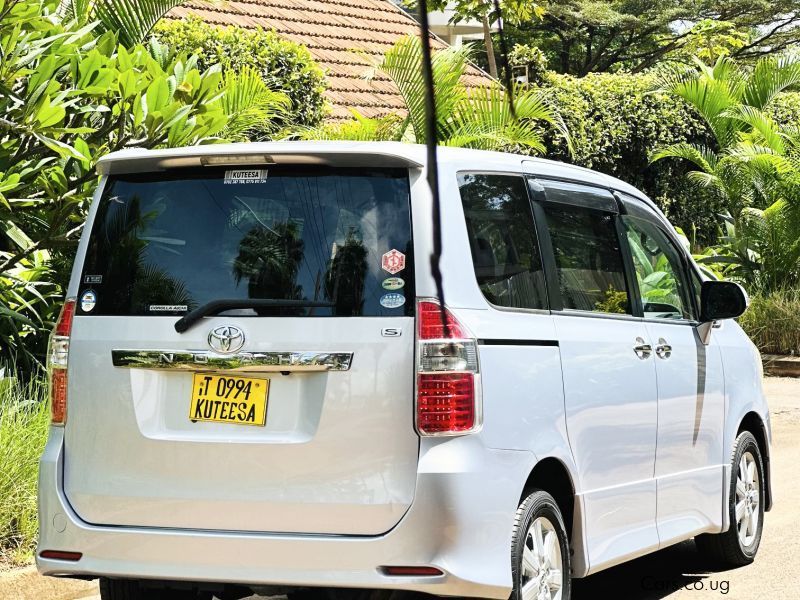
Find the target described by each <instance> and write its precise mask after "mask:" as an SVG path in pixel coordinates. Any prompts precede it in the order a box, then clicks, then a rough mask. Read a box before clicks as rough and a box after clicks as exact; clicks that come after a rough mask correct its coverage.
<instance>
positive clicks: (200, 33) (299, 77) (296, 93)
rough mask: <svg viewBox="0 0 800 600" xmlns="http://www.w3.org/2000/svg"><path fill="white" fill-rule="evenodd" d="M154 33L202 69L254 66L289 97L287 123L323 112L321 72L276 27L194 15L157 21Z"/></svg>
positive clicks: (312, 120) (312, 121)
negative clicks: (220, 23)
mask: <svg viewBox="0 0 800 600" xmlns="http://www.w3.org/2000/svg"><path fill="white" fill-rule="evenodd" d="M155 34H156V36H157V37H158V38H159V39H160V40H162V41H163V42H165V43H168V44H169V45H170V46H172V47H173V48H175V49H177V50H178V51H180V52H186V53H188V54H192V53H194V54H196V55H197V56H198V57H199V59H200V63H199V65H200V68H201V69H203V68H207V67H209V66H211V65H214V64H220V65H222V68H223V70H232V71H240V70H241V69H243V68H244V67H253V68H255V69H257V70H258V71H259V72H260V73H261V76H262V77H263V78H264V80H265V81H266V82H267V84H268V85H269V87H270V88H271V89H275V90H280V91H282V92H284V93H285V94H286V95H287V96H289V99H290V100H291V103H292V107H291V110H290V111H289V114H288V115H287V117H286V122H285V123H286V124H287V125H302V126H314V125H317V124H318V123H319V122H320V121H321V120H322V117H323V116H324V115H325V110H326V107H325V99H324V97H323V92H324V91H325V74H324V72H323V71H322V69H321V68H320V67H319V66H318V65H317V64H316V63H315V62H314V59H313V58H312V56H311V53H310V52H309V51H308V49H307V48H306V47H305V46H301V45H300V44H296V43H295V42H292V41H289V40H285V39H283V38H281V37H280V36H279V35H278V34H277V33H275V32H274V31H265V30H263V29H255V30H248V29H244V28H243V27H226V28H222V27H215V26H213V25H209V24H207V23H205V22H203V21H202V20H200V19H199V18H196V17H193V18H189V19H185V20H182V21H169V20H163V21H160V22H159V23H158V25H156V28H155Z"/></svg>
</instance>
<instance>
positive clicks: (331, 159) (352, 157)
mask: <svg viewBox="0 0 800 600" xmlns="http://www.w3.org/2000/svg"><path fill="white" fill-rule="evenodd" d="M231 156H241V157H245V156H247V157H250V156H264V157H266V158H265V160H266V162H265V164H267V163H268V164H273V163H278V164H280V163H292V164H298V163H300V164H327V165H335V166H364V158H367V157H368V158H369V163H368V164H370V165H372V166H375V167H391V166H395V167H411V168H423V167H424V166H425V165H426V164H427V162H428V160H427V148H426V146H423V145H420V144H407V143H403V142H348V141H289V142H249V143H237V144H208V145H203V146H185V147H181V148H165V149H159V150H145V149H140V148H131V149H126V150H121V151H118V152H112V153H110V154H107V155H106V156H104V157H102V158H101V159H100V160H99V161H98V164H97V170H98V172H99V173H100V174H101V175H109V174H120V173H137V172H138V173H140V172H150V171H155V170H162V169H166V168H174V167H187V166H201V164H205V163H203V162H202V161H203V160H209V159H210V160H218V158H217V157H231ZM210 157H214V158H210ZM437 158H438V160H439V163H440V165H441V166H444V165H448V166H450V167H451V168H454V169H455V170H462V169H463V170H470V171H475V170H484V171H513V172H519V171H520V168H521V166H522V168H523V169H524V172H526V173H529V174H532V175H540V176H543V177H553V178H559V179H568V180H572V181H576V182H584V183H588V184H592V185H597V186H601V187H606V188H611V189H616V190H619V191H621V192H625V193H627V194H630V195H632V196H635V197H636V198H639V199H640V200H643V201H644V202H645V203H647V204H648V205H649V206H650V207H651V208H654V209H655V210H656V211H657V212H659V213H660V212H661V211H660V210H658V208H657V207H656V205H655V203H653V201H652V200H650V199H649V198H648V197H647V196H646V195H645V194H644V193H642V192H641V191H640V190H638V189H637V188H635V187H633V186H632V185H630V184H628V183H625V182H624V181H622V180H620V179H617V178H616V177H611V176H610V175H606V174H604V173H599V172H597V171H592V170H591V169H586V168H584V167H578V166H575V165H570V164H567V163H562V162H558V161H553V160H547V159H542V158H535V157H530V156H525V155H521V154H510V153H505V152H490V151H486V150H474V149H471V148H452V147H448V146H439V148H438V150H437ZM216 164H224V163H216Z"/></svg>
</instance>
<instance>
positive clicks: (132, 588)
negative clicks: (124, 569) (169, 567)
mask: <svg viewBox="0 0 800 600" xmlns="http://www.w3.org/2000/svg"><path fill="white" fill-rule="evenodd" d="M211 597H212V596H211V594H208V593H206V592H196V591H193V590H170V589H154V588H150V587H143V586H142V585H141V584H140V583H139V582H138V581H136V580H132V579H106V578H105V577H103V578H101V579H100V598H101V599H102V600H211Z"/></svg>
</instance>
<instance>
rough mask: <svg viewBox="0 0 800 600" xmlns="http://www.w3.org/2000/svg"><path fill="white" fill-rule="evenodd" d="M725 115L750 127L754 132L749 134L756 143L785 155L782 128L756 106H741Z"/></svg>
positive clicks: (730, 109) (731, 109)
mask: <svg viewBox="0 0 800 600" xmlns="http://www.w3.org/2000/svg"><path fill="white" fill-rule="evenodd" d="M724 115H725V116H726V117H729V118H731V119H734V120H736V121H739V122H741V123H743V124H745V125H748V126H749V127H750V128H751V129H752V131H751V132H749V137H750V138H751V139H753V140H754V142H760V145H762V146H767V147H768V148H770V149H771V150H772V151H774V152H776V153H777V154H783V153H784V151H785V149H786V148H785V144H784V136H783V135H782V134H781V131H780V126H779V125H778V124H777V123H776V122H775V121H773V120H772V119H771V118H770V117H769V115H767V114H766V113H764V112H762V111H761V110H759V109H758V108H755V107H754V106H748V105H746V104H740V105H738V106H734V107H731V108H729V109H728V110H727V111H725V113H724ZM753 134H756V135H753Z"/></svg>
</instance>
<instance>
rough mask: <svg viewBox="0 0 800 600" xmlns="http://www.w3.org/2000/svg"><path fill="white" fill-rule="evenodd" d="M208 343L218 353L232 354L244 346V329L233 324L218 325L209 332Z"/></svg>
mask: <svg viewBox="0 0 800 600" xmlns="http://www.w3.org/2000/svg"><path fill="white" fill-rule="evenodd" d="M208 345H209V346H211V349H212V350H214V351H215V352H219V353H220V354H232V353H234V352H236V351H238V350H240V349H241V348H242V346H244V331H242V330H241V329H239V328H238V327H234V326H233V325H220V326H219V327H215V328H214V329H212V330H211V331H210V332H209V334H208Z"/></svg>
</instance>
